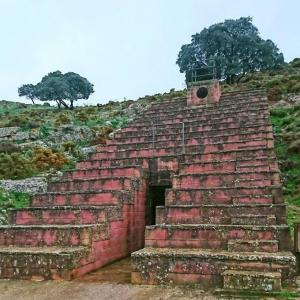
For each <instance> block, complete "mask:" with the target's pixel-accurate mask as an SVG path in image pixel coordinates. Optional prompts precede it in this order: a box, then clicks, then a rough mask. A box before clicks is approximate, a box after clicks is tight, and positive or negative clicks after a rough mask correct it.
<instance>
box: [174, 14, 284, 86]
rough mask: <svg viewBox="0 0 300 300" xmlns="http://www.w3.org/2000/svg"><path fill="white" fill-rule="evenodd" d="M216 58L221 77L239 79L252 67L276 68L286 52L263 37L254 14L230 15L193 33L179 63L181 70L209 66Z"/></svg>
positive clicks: (216, 68)
mask: <svg viewBox="0 0 300 300" xmlns="http://www.w3.org/2000/svg"><path fill="white" fill-rule="evenodd" d="M211 61H213V62H214V65H215V73H216V77H217V78H218V79H224V80H226V82H227V83H233V82H238V81H239V80H240V79H241V78H242V77H243V76H244V75H245V74H247V73H249V72H252V71H259V70H266V69H275V68H278V67H279V66H281V65H282V64H283V63H284V58H283V54H282V53H281V52H279V49H278V48H277V46H276V45H275V44H274V43H273V42H272V41H271V40H269V39H268V40H264V39H262V38H261V37H260V35H259V31H258V29H257V28H256V27H255V26H254V25H253V24H252V18H250V17H242V18H239V19H236V20H233V19H229V20H225V21H224V22H222V23H217V24H214V25H211V26H210V27H209V28H204V29H203V30H202V31H201V32H200V33H196V34H194V35H192V40H191V43H189V44H185V45H183V46H182V47H181V50H180V52H179V54H178V59H177V61H176V63H177V64H178V66H179V68H180V72H182V73H184V72H185V73H187V72H189V71H191V70H193V69H197V68H202V67H206V66H208V65H209V64H210V62H211Z"/></svg>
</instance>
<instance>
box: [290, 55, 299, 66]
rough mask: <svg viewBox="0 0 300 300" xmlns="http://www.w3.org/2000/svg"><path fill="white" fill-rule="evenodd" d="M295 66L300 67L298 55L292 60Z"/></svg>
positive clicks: (292, 64)
mask: <svg viewBox="0 0 300 300" xmlns="http://www.w3.org/2000/svg"><path fill="white" fill-rule="evenodd" d="M290 64H291V66H292V67H293V68H300V58H298V57H296V58H294V59H293V60H292V61H291V62H290Z"/></svg>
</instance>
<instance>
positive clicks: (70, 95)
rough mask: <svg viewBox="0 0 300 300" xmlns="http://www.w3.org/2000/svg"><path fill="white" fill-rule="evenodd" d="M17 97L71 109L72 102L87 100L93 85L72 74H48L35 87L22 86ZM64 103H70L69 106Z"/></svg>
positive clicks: (30, 85) (56, 72) (31, 85)
mask: <svg viewBox="0 0 300 300" xmlns="http://www.w3.org/2000/svg"><path fill="white" fill-rule="evenodd" d="M18 92H19V96H25V97H27V98H29V99H31V100H32V101H33V99H38V100H41V101H56V103H57V105H58V107H61V105H63V106H64V107H66V108H70V109H73V107H74V101H76V100H79V99H88V98H89V96H90V95H91V94H92V93H93V92H94V89H93V84H91V83H90V82H89V81H88V80H87V79H86V78H84V77H82V76H80V75H79V74H76V73H74V72H68V73H65V74H63V73H62V72H60V71H55V72H51V73H48V74H47V75H46V76H44V77H43V78H42V80H41V81H40V82H39V83H37V84H36V85H33V84H24V85H22V86H21V87H20V88H19V89H18ZM66 101H69V102H70V105H68V104H67V102H66Z"/></svg>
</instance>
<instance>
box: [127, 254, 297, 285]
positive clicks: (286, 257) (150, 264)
mask: <svg viewBox="0 0 300 300" xmlns="http://www.w3.org/2000/svg"><path fill="white" fill-rule="evenodd" d="M131 261H132V267H133V273H132V283H136V284H171V283H172V284H179V283H189V284H193V283H194V284H197V285H201V287H202V288H216V287H219V288H221V287H223V276H222V274H223V272H224V271H226V270H232V269H234V270H239V271H258V272H259V271H261V272H280V273H281V275H282V283H284V284H290V279H291V278H293V276H294V275H295V267H296V259H295V256H294V255H293V254H292V253H291V252H277V253H267V252H266V253H258V252H257V253H243V252H241V253H235V252H229V251H216V250H214V249H211V250H203V249H182V248H177V249H174V248H144V249H142V250H139V251H136V252H134V253H132V254H131Z"/></svg>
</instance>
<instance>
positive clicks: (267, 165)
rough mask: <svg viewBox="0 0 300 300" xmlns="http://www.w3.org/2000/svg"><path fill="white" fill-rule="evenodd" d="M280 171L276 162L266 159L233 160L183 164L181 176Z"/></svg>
mask: <svg viewBox="0 0 300 300" xmlns="http://www.w3.org/2000/svg"><path fill="white" fill-rule="evenodd" d="M275 170H278V165H277V162H276V160H275V159H274V161H273V162H272V161H271V162H270V161H269V162H268V161H267V160H266V158H257V159H254V160H253V159H251V160H250V159H247V158H245V159H244V160H243V158H242V159H239V160H237V159H235V160H234V159H231V160H223V161H212V162H211V161H207V162H201V163H200V162H189V163H181V164H180V168H179V171H180V172H179V174H200V173H203V172H234V171H241V172H254V171H258V172H268V171H275Z"/></svg>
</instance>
